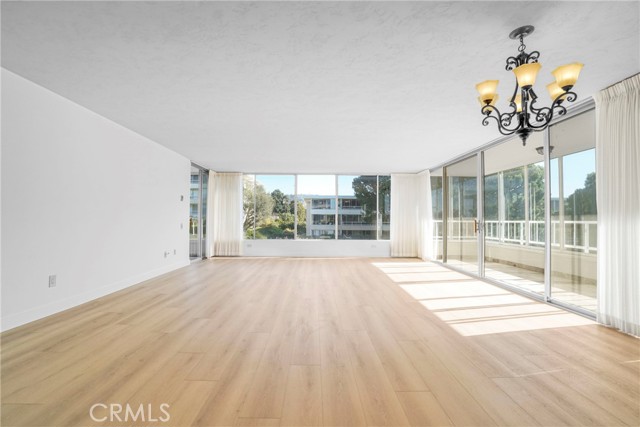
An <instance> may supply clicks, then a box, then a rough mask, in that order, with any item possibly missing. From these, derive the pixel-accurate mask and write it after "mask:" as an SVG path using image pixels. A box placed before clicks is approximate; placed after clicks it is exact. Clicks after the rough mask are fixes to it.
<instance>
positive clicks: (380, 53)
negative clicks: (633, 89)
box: [2, 1, 640, 173]
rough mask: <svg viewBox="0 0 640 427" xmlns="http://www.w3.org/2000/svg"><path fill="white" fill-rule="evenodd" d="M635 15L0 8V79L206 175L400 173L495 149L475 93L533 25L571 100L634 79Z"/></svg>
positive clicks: (577, 9) (450, 7) (496, 9)
mask: <svg viewBox="0 0 640 427" xmlns="http://www.w3.org/2000/svg"><path fill="white" fill-rule="evenodd" d="M639 15H640V12H639V3H638V2H637V1H636V2H613V3H612V2H578V3H570V2H258V3H247V2H155V3H151V2H36V3H33V2H7V1H3V2H2V66H3V67H5V68H6V69H8V70H10V71H13V72H15V73H17V74H19V75H21V76H23V77H26V78H27V79H30V80H32V81H34V82H36V83H38V84H40V85H42V86H44V87H46V88H48V89H50V90H52V91H54V92H56V93H58V94H60V95H63V96H65V97H67V98H69V99H71V100H73V101H75V102H77V103H79V104H81V105H83V106H85V107H87V108H89V109H91V110H93V111H96V112H97V113H99V114H101V115H103V116H105V117H108V118H110V119H112V120H113V121H115V122H117V123H120V124H122V125H124V126H126V127H128V128H130V129H132V130H134V131H136V132H138V133H140V134H142V135H144V136H146V137H148V138H151V139H152V140H154V141H156V142H158V143H160V144H163V145H165V146H166V147H169V148H171V149H173V150H175V151H177V152H178V153H181V154H183V155H184V156H186V157H188V158H190V159H191V160H193V161H195V162H197V163H199V164H201V165H203V166H206V167H209V168H211V169H214V170H218V171H243V172H301V173H304V172H315V173H322V172H331V173H335V172H337V173H386V172H414V171H419V170H423V169H425V168H428V167H431V166H434V165H436V164H439V163H441V162H443V161H446V160H448V159H450V158H452V157H454V156H455V155H458V154H461V153H463V152H466V151H469V150H471V149H473V148H474V147H477V146H479V145H482V144H484V143H486V142H488V141H490V140H492V139H494V138H496V137H497V136H498V133H497V130H496V129H495V128H493V127H490V128H484V127H483V126H482V125H481V123H480V122H481V115H480V112H479V106H478V104H477V101H476V97H477V93H476V92H475V87H474V86H475V84H476V83H477V82H479V81H482V80H486V79H489V78H498V79H501V84H500V87H499V89H500V91H501V93H502V96H503V99H505V98H507V94H508V92H510V91H512V90H513V89H512V85H513V76H512V73H511V72H508V71H505V70H504V61H505V59H506V57H507V56H510V55H513V54H515V53H517V51H516V48H517V43H516V42H515V41H513V40H510V39H509V38H508V34H509V32H510V31H511V30H512V29H514V28H515V27H518V26H521V25H525V24H531V25H534V26H535V27H536V31H535V33H534V34H533V35H532V36H530V37H529V38H528V39H526V40H525V43H526V44H527V45H528V47H529V48H528V49H527V50H528V51H530V50H539V51H540V52H541V58H540V62H541V63H542V64H543V68H542V71H541V74H540V76H539V81H538V84H537V85H536V87H538V92H539V93H541V95H542V96H543V97H544V98H546V91H545V89H544V85H545V84H547V83H548V82H550V81H551V75H550V74H549V72H550V71H551V70H553V69H554V68H555V67H556V66H558V65H562V64H564V63H567V62H573V61H580V62H583V63H585V64H586V65H585V67H584V70H583V72H582V75H581V78H580V81H579V82H578V85H577V86H576V88H575V90H576V91H577V92H578V94H579V96H580V98H581V99H584V98H586V97H587V96H590V95H592V94H593V93H595V92H596V91H597V90H599V89H601V88H603V87H605V86H607V85H609V84H611V83H614V82H617V81H619V80H621V79H623V78H625V77H628V76H630V75H632V74H635V73H637V72H639V71H640V53H639V51H640V40H639V38H640V34H639V25H640V22H639V21H640V19H639Z"/></svg>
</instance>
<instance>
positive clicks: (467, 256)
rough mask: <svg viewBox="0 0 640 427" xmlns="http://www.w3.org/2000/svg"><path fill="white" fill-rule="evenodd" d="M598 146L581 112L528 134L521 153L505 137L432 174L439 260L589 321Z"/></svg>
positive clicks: (588, 116) (589, 119) (586, 113)
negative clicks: (570, 310)
mask: <svg viewBox="0 0 640 427" xmlns="http://www.w3.org/2000/svg"><path fill="white" fill-rule="evenodd" d="M546 146H548V147H549V148H548V151H549V156H548V157H547V158H545V157H546V156H545V147H546ZM594 147H595V113H594V110H593V109H590V110H587V109H586V108H584V109H582V111H581V112H579V113H578V112H576V113H573V115H571V116H567V117H564V118H563V119H562V120H561V121H558V122H557V123H555V124H554V125H552V126H550V127H549V129H547V130H546V131H542V132H536V133H533V134H532V135H531V136H530V137H529V139H528V140H527V144H526V145H525V146H523V145H522V143H521V141H520V140H519V139H518V138H515V137H514V138H509V139H505V140H503V141H501V142H500V143H498V144H495V145H492V146H490V147H489V148H486V149H484V150H481V151H479V152H478V153H476V154H475V155H472V156H470V157H467V158H465V159H463V160H460V161H457V162H454V163H451V164H449V165H445V166H444V168H440V169H435V170H432V171H431V198H432V203H433V219H434V238H435V240H436V242H437V245H438V246H437V248H438V249H436V253H435V259H442V260H443V261H444V262H445V263H446V264H448V265H450V266H452V267H454V268H457V269H460V270H465V271H468V272H470V273H473V274H477V275H478V276H480V277H485V278H487V279H490V280H492V281H495V282H499V283H500V284H504V285H505V286H507V287H511V288H517V289H518V290H520V291H522V292H525V293H529V294H531V295H532V296H536V297H537V298H539V299H542V300H546V301H550V302H553V303H556V304H559V305H563V306H565V307H568V308H571V309H573V310H576V311H579V312H582V313H585V314H588V313H593V312H594V310H595V307H596V296H597V292H596V289H597V268H596V266H597V263H596V253H597V240H596V238H597V207H596V181H597V176H596V173H595V148H594ZM440 203H442V204H441V205H440ZM440 247H441V248H442V250H441V251H440V249H439V248H440Z"/></svg>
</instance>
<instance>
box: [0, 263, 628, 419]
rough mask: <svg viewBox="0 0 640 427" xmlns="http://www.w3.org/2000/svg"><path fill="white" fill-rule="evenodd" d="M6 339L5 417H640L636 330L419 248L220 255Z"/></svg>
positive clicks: (4, 336) (3, 364) (3, 365)
mask: <svg viewBox="0 0 640 427" xmlns="http://www.w3.org/2000/svg"><path fill="white" fill-rule="evenodd" d="M0 339H1V350H0V357H1V374H2V377H1V386H2V388H1V402H2V408H1V409H2V413H1V415H0V417H1V418H0V421H1V424H2V425H3V426H88V425H104V426H116V425H117V426H122V425H124V426H144V425H153V426H177V427H186V426H342V427H346V426H432V425H433V426H450V425H451V426H494V425H510V426H561V425H571V426H577V425H593V426H617V425H629V426H638V425H640V341H639V340H638V339H635V338H633V337H630V336H627V335H624V334H621V333H618V332H616V331H614V330H611V329H607V328H605V327H602V326H599V325H596V324H594V323H593V322H591V321H589V320H588V319H585V318H583V317H579V316H577V315H574V314H570V313H567V312H565V311H562V310H559V309H556V308H554V307H551V306H548V305H545V304H541V303H537V302H534V301H531V300H528V299H526V298H524V297H521V296H519V295H515V294H512V293H509V292H507V291H505V290H503V289H500V288H497V287H494V286H491V285H489V284H486V283H483V282H480V281H478V280H474V279H471V278H469V277H467V276H464V275H462V274H459V273H456V272H452V271H449V270H447V269H445V268H443V267H441V266H438V265H436V264H432V263H425V262H422V261H419V260H413V259H391V260H390V259H301V258H272V259H266V258H236V259H213V260H208V261H203V262H200V263H196V264H193V265H191V266H189V267H186V268H183V269H180V270H177V271H174V272H172V273H169V274H166V275H164V276H161V277H158V278H156V279H153V280H149V281H147V282H144V283H141V284H139V285H137V286H134V287H131V288H128V289H125V290H123V291H120V292H117V293H115V294H112V295H109V296H106V297H104V298H101V299H99V300H95V301H92V302H90V303H87V304H84V305H82V306H79V307H76V308H74V309H72V310H68V311H66V312H63V313H60V314H57V315H54V316H51V317H49V318H46V319H42V320H40V321H37V322H33V323H31V324H28V325H25V326H23V327H20V328H16V329H13V330H11V331H7V332H5V333H3V334H2V335H1V336H0ZM96 404H99V405H104V406H97V407H95V408H94V412H93V414H94V418H96V420H92V418H91V417H90V408H91V407H92V406H93V405H96ZM162 404H167V405H169V406H168V407H165V409H166V411H167V412H168V414H169V416H170V419H169V420H166V419H164V418H162V416H163V415H164V413H163V412H161V405H162ZM112 405H115V406H112ZM119 407H122V410H121V411H120V412H118V409H119ZM128 408H129V412H127V409H128ZM141 408H142V409H141ZM110 409H113V410H114V411H115V413H116V414H115V416H114V417H111V418H110V414H111V413H110ZM134 416H135V417H134Z"/></svg>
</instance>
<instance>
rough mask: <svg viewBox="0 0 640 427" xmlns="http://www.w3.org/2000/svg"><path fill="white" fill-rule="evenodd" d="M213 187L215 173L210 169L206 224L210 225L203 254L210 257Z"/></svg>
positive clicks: (211, 246)
mask: <svg viewBox="0 0 640 427" xmlns="http://www.w3.org/2000/svg"><path fill="white" fill-rule="evenodd" d="M215 188H216V173H215V172H214V171H212V170H210V171H209V182H208V186H207V218H206V221H207V224H211V226H208V227H207V237H206V241H205V245H204V248H205V256H206V257H207V258H210V257H212V256H213V206H214V201H215V197H216V195H215Z"/></svg>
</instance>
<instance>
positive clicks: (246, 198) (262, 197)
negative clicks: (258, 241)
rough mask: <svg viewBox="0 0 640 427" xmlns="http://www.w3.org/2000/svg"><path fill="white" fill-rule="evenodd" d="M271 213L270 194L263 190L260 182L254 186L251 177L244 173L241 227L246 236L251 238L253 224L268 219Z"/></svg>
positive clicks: (271, 202) (271, 201)
mask: <svg viewBox="0 0 640 427" xmlns="http://www.w3.org/2000/svg"><path fill="white" fill-rule="evenodd" d="M254 201H255V204H254ZM272 213H273V199H272V198H271V195H269V194H268V193H267V192H266V191H265V189H264V186H263V185H262V184H259V183H255V186H254V181H253V177H252V176H250V175H246V176H245V177H244V191H243V228H244V231H245V234H246V236H247V237H249V238H253V225H254V224H256V226H258V225H259V224H262V223H263V222H265V221H266V220H269V219H270V218H271V215H272ZM256 237H257V236H256Z"/></svg>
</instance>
